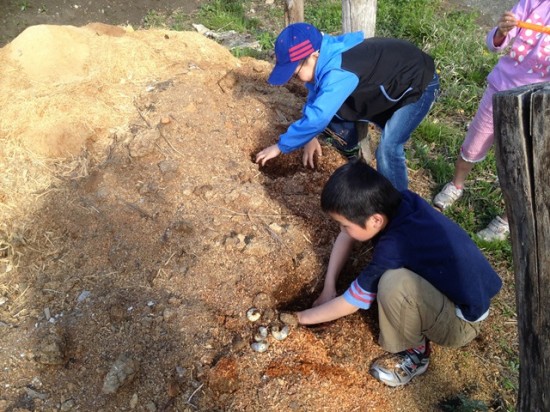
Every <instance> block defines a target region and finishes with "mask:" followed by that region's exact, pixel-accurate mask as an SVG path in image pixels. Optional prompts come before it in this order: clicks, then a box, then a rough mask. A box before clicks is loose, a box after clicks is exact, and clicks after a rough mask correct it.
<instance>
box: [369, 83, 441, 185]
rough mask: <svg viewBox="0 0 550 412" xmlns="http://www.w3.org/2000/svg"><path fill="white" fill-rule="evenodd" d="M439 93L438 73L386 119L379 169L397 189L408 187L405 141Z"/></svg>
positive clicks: (377, 157) (377, 165)
mask: <svg viewBox="0 0 550 412" xmlns="http://www.w3.org/2000/svg"><path fill="white" fill-rule="evenodd" d="M438 92H439V76H438V75H437V73H435V74H434V77H433V79H432V81H431V82H430V84H428V86H427V87H426V89H425V90H424V93H422V96H421V97H420V99H418V100H417V101H416V102H414V103H411V104H408V105H406V106H403V107H402V108H400V109H399V110H397V111H396V112H395V113H394V114H393V115H392V117H390V119H389V120H388V121H387V122H386V126H385V127H384V129H383V130H382V135H381V136H380V143H379V144H378V148H377V149H376V168H377V170H378V171H379V172H380V173H381V174H383V175H384V176H385V177H386V178H387V179H388V180H389V181H390V182H391V183H392V184H393V185H394V186H395V188H396V189H397V190H399V191H401V190H405V189H407V188H408V185H409V180H408V177H407V165H406V164H405V149H404V146H405V143H407V141H408V140H409V139H410V137H411V134H412V132H413V131H414V130H415V129H416V128H417V127H418V125H419V124H420V123H421V122H422V120H423V119H424V117H426V115H427V114H428V112H429V111H430V108H431V107H432V105H433V103H434V101H435V100H436V98H437V95H438Z"/></svg>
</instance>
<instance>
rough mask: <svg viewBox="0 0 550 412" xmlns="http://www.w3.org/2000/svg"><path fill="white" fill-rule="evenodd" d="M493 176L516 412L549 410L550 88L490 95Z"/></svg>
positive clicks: (549, 85) (544, 85) (541, 86)
mask: <svg viewBox="0 0 550 412" xmlns="http://www.w3.org/2000/svg"><path fill="white" fill-rule="evenodd" d="M493 103H494V129H495V142H496V156H497V171H498V176H499V181H500V185H501V188H502V192H503V195H504V200H505V203H506V210H507V214H508V219H509V222H510V233H511V241H512V249H513V257H514V272H515V283H516V304H517V316H518V329H519V355H520V370H519V382H520V384H519V394H518V404H517V410H518V411H520V412H523V411H525V412H533V411H540V412H543V411H550V387H549V383H550V310H549V305H550V83H539V84H535V85H530V86H525V87H521V88H517V89H513V90H510V91H506V92H502V93H497V94H495V96H494V100H493Z"/></svg>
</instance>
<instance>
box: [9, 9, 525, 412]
mask: <svg viewBox="0 0 550 412" xmlns="http://www.w3.org/2000/svg"><path fill="white" fill-rule="evenodd" d="M51 7H52V6H50V8H51ZM79 10H80V9H79ZM0 62H1V65H0V87H1V89H2V90H3V93H2V95H1V97H0V140H1V143H2V144H1V145H0V167H1V168H2V170H3V173H2V176H1V177H0V179H1V184H0V331H1V334H0V348H1V351H0V353H1V355H0V366H1V368H0V382H1V385H2V390H1V391H0V411H3V410H4V411H10V412H11V411H14V412H15V411H33V410H36V411H51V410H62V411H71V410H75V411H76V410H81V411H119V410H120V411H122V410H136V411H172V410H173V411H195V410H199V411H213V410H219V411H222V410H227V411H258V410H268V411H275V410H285V411H287V410H296V411H321V410H325V411H339V410H357V411H366V410H368V411H383V410H402V411H427V410H438V409H440V408H441V405H442V404H444V403H445V402H446V401H448V400H449V399H457V397H460V396H463V397H468V398H471V399H479V400H481V401H483V402H485V403H486V404H488V405H491V408H492V409H494V410H501V409H500V408H502V405H503V404H504V403H505V400H506V399H505V398H508V399H507V400H508V401H509V400H510V399H509V398H510V392H509V391H506V390H505V389H503V388H502V387H501V385H502V379H501V375H502V374H504V373H505V371H504V369H503V365H502V363H501V362H499V361H498V359H502V358H504V355H505V354H503V350H504V349H503V346H502V345H499V342H501V341H503V340H506V341H513V340H514V338H513V336H514V333H515V325H514V324H510V323H509V322H507V319H509V318H508V317H504V316H499V315H502V314H503V313H504V312H506V311H509V310H510V307H513V303H511V304H506V303H505V302H513V295H510V294H509V289H510V288H507V289H506V290H505V291H503V293H502V294H501V296H500V298H499V299H500V301H499V302H497V303H496V305H495V308H494V310H493V312H492V316H491V317H490V319H489V320H488V321H487V322H486V325H485V327H484V329H483V332H482V334H481V336H480V337H479V338H477V339H476V340H475V341H474V342H473V343H472V344H470V345H469V346H467V347H465V348H460V349H448V348H442V347H438V346H435V348H434V349H435V353H434V356H433V358H432V363H431V365H430V369H429V372H428V373H426V374H425V375H424V376H422V377H419V378H418V379H416V380H415V381H414V382H413V383H411V384H410V385H409V386H407V387H405V388H403V389H397V390H395V389H390V388H387V387H384V386H383V385H382V384H380V383H378V382H376V381H375V380H374V379H372V378H371V377H370V376H369V374H368V368H369V365H370V364H371V363H372V361H373V360H374V359H375V358H376V357H378V356H380V355H382V354H383V351H382V350H381V349H380V347H379V346H378V345H377V342H376V336H377V329H376V328H377V327H376V310H371V311H368V312H364V313H356V314H354V315H352V316H349V317H347V318H345V319H341V320H338V321H336V322H333V323H330V324H327V325H323V326H321V327H316V328H293V329H291V333H290V336H289V337H288V338H287V339H286V340H284V341H281V342H278V341H275V340H273V339H271V338H270V345H271V346H270V347H269V348H268V350H267V351H266V352H265V353H257V352H254V351H252V350H251V348H250V343H251V342H252V341H253V335H254V334H255V331H256V328H257V324H253V323H251V322H250V321H248V320H247V318H246V311H247V310H248V309H249V308H250V307H253V306H256V307H258V308H260V309H261V310H262V314H263V316H262V318H261V320H260V321H258V323H259V324H263V325H271V324H273V323H274V317H275V315H276V313H275V312H276V311H280V310H293V309H301V308H306V307H309V306H310V305H311V303H312V301H313V300H314V299H315V298H316V296H317V295H318V293H319V291H320V288H321V286H322V275H323V271H324V269H325V268H326V264H327V261H328V256H329V253H330V249H331V244H332V242H333V240H334V238H335V236H336V235H337V233H338V228H337V227H336V225H335V224H334V223H332V222H330V221H329V220H328V219H327V217H326V216H325V215H324V214H323V213H322V212H321V211H320V209H319V193H320V190H321V187H322V185H323V183H324V182H325V181H326V179H327V178H328V176H329V175H330V173H331V172H332V171H333V170H334V169H335V168H336V167H337V166H338V165H340V164H343V163H344V162H345V159H343V158H341V157H340V156H339V155H338V154H337V153H336V152H335V151H333V150H331V149H330V148H328V147H325V149H324V156H323V158H322V159H320V162H319V165H318V167H317V168H316V169H315V170H310V169H306V168H304V167H302V166H301V164H300V158H299V153H294V154H291V155H286V156H283V157H279V158H277V159H275V160H274V161H272V162H270V163H269V164H268V166H266V167H264V168H260V167H258V166H257V165H256V164H254V163H253V161H252V159H253V156H254V154H255V153H257V151H258V150H260V149H261V148H263V147H265V146H267V145H269V144H272V143H273V142H274V141H275V140H276V138H277V136H278V134H279V133H281V132H282V131H283V130H285V128H286V127H287V126H288V124H289V123H290V122H291V121H292V120H293V119H296V118H297V117H298V116H299V110H300V107H301V103H302V102H303V99H304V90H303V88H302V86H301V85H299V84H294V83H292V84H289V85H288V86H285V87H281V88H274V87H269V86H268V85H267V84H266V78H267V75H268V73H269V70H270V68H271V65H270V63H268V62H262V61H256V60H252V59H242V60H239V59H236V58H234V57H233V56H231V54H230V53H229V52H228V51H227V50H226V49H224V48H223V47H221V46H220V45H218V44H216V43H215V42H213V41H212V40H209V39H206V38H204V37H202V36H201V35H199V34H197V33H191V32H183V33H182V32H173V31H168V30H147V31H133V30H132V29H130V28H128V27H126V28H121V27H115V26H108V25H103V24H93V25H88V26H86V27H83V28H76V27H66V26H63V27H62V26H53V27H45V26H35V27H32V28H30V29H28V30H26V31H24V32H22V33H21V34H19V36H18V37H17V38H15V39H14V40H13V41H12V42H11V43H9V44H8V45H7V46H5V47H4V48H2V49H0ZM411 181H412V183H411V185H412V188H413V189H414V190H416V191H418V192H420V193H421V194H423V195H425V196H429V194H430V190H431V184H432V183H431V182H430V178H429V176H427V175H425V173H424V172H423V171H421V170H418V171H411ZM356 252H357V253H356V254H355V255H354V256H355V258H354V259H353V260H352V261H351V262H350V263H349V264H348V266H347V267H346V269H345V271H344V275H343V277H342V279H341V281H340V283H339V289H340V291H343V290H344V289H345V288H346V284H347V283H349V281H350V280H351V279H353V276H354V274H355V273H357V270H358V269H359V268H360V267H361V266H362V265H363V264H364V263H366V262H367V261H368V259H369V256H370V247H369V245H368V244H366V245H363V246H361V247H358V248H357V250H356ZM497 269H498V270H499V273H501V275H502V276H503V278H504V281H505V283H508V284H510V283H511V282H512V275H511V274H510V273H509V272H508V271H506V270H505V268H498V267H497ZM507 290H508V292H507ZM507 293H508V294H507ZM511 336H512V337H511ZM506 347H508V346H506ZM447 404H451V403H449V402H447Z"/></svg>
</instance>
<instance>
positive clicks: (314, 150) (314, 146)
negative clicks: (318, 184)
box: [302, 137, 323, 169]
mask: <svg viewBox="0 0 550 412" xmlns="http://www.w3.org/2000/svg"><path fill="white" fill-rule="evenodd" d="M315 155H317V157H321V156H323V151H322V150H321V145H320V144H319V140H317V138H316V137H314V138H313V139H311V140H310V141H309V142H307V144H306V145H305V146H304V153H303V154H302V163H303V164H304V167H308V166H309V167H311V168H312V169H314V168H315Z"/></svg>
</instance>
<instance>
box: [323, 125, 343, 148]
mask: <svg viewBox="0 0 550 412" xmlns="http://www.w3.org/2000/svg"><path fill="white" fill-rule="evenodd" d="M324 132H325V133H326V134H328V135H329V136H330V137H332V138H333V139H334V140H336V141H337V142H338V143H340V144H341V145H343V146H346V145H347V144H348V142H346V141H345V140H344V139H342V138H341V137H340V136H339V135H338V134H336V133H335V132H334V131H332V130H331V129H329V128H328V127H327V128H326V129H325V130H324Z"/></svg>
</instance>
